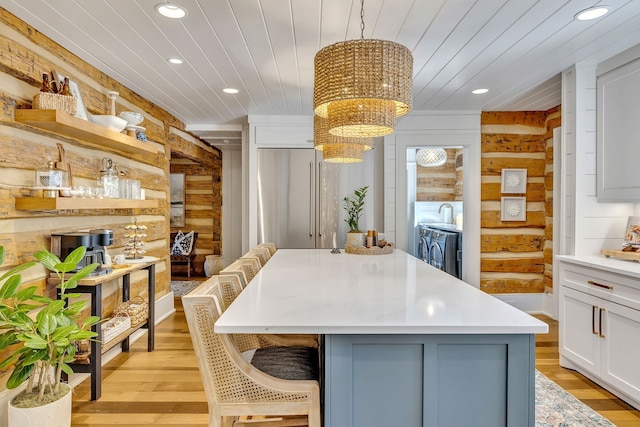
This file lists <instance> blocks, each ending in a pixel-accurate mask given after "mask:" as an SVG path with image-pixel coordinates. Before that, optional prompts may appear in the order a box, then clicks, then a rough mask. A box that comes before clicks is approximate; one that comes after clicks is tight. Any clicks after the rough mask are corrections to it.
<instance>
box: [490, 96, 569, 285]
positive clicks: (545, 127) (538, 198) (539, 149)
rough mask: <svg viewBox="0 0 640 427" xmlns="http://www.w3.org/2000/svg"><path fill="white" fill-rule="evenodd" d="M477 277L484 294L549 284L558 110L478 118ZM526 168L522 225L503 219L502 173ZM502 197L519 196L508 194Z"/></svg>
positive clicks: (501, 113)
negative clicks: (478, 221)
mask: <svg viewBox="0 0 640 427" xmlns="http://www.w3.org/2000/svg"><path fill="white" fill-rule="evenodd" d="M481 120H482V122H481V125H482V161H481V162H482V163H481V164H482V166H481V171H482V172H481V173H482V184H481V188H482V190H481V200H482V209H481V227H482V230H481V267H480V269H481V273H480V287H481V289H482V290H484V291H486V292H489V293H540V292H544V291H545V290H549V289H550V288H551V287H552V286H553V283H552V275H551V266H552V259H553V254H552V251H551V247H552V235H553V234H552V233H553V228H552V226H553V212H552V204H553V141H552V137H553V129H554V128H555V127H558V126H560V108H559V107H557V108H554V109H552V110H549V111H546V112H545V111H520V112H485V113H483V114H482V119H481ZM515 168H517V169H527V186H526V193H525V194H522V195H520V196H526V201H527V203H526V209H527V215H526V221H502V220H501V203H500V199H501V197H502V196H503V194H502V193H501V172H502V169H515ZM505 196H519V195H514V194H508V195H505Z"/></svg>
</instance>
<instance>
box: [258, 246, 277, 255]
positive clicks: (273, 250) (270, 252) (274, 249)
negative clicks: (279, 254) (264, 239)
mask: <svg viewBox="0 0 640 427" xmlns="http://www.w3.org/2000/svg"><path fill="white" fill-rule="evenodd" d="M256 248H267V249H269V255H271V256H273V254H275V253H276V250H277V249H276V245H275V243H260V244H259V245H258V246H256Z"/></svg>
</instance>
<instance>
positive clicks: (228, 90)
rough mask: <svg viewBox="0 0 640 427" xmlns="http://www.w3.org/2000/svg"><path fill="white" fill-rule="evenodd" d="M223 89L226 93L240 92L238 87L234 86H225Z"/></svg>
mask: <svg viewBox="0 0 640 427" xmlns="http://www.w3.org/2000/svg"><path fill="white" fill-rule="evenodd" d="M222 91H223V92H224V93H238V89H234V88H232V87H225V88H224V89H222Z"/></svg>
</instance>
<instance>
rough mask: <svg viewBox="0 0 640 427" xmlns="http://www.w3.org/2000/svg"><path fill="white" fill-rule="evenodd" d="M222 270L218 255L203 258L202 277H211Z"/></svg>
mask: <svg viewBox="0 0 640 427" xmlns="http://www.w3.org/2000/svg"><path fill="white" fill-rule="evenodd" d="M220 270H222V260H221V259H220V255H207V256H205V257H204V275H205V276H207V277H211V276H213V275H214V274H218V273H220Z"/></svg>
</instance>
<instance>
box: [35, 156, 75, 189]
mask: <svg viewBox="0 0 640 427" xmlns="http://www.w3.org/2000/svg"><path fill="white" fill-rule="evenodd" d="M68 182H69V181H68V178H67V172H66V171H64V170H62V169H57V168H56V166H55V163H54V162H51V161H50V162H47V166H46V167H44V168H42V169H38V170H36V185H35V186H36V187H42V189H43V190H44V193H43V195H44V197H56V196H57V194H58V190H56V188H60V187H62V186H63V184H67V183H68Z"/></svg>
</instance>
